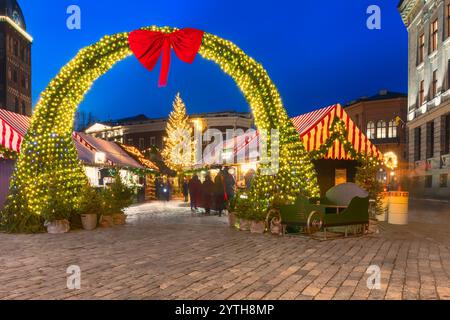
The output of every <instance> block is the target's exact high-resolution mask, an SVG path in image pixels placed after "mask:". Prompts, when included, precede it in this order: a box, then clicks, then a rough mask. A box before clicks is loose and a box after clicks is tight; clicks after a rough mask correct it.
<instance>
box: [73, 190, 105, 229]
mask: <svg viewBox="0 0 450 320" xmlns="http://www.w3.org/2000/svg"><path fill="white" fill-rule="evenodd" d="M102 212H103V199H102V197H101V195H100V193H98V192H97V191H96V190H95V189H94V188H92V187H91V186H89V185H86V186H84V188H83V189H82V192H81V196H80V202H79V213H80V215H81V223H82V225H83V229H84V230H89V231H90V230H94V229H95V228H97V220H98V217H99V216H101V215H102Z"/></svg>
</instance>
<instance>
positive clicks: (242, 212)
mask: <svg viewBox="0 0 450 320" xmlns="http://www.w3.org/2000/svg"><path fill="white" fill-rule="evenodd" d="M236 201H237V202H236V217H237V218H238V219H239V230H241V231H249V230H250V224H251V221H250V216H251V210H252V206H251V204H250V203H249V201H248V199H246V198H242V197H238V199H237V200H236Z"/></svg>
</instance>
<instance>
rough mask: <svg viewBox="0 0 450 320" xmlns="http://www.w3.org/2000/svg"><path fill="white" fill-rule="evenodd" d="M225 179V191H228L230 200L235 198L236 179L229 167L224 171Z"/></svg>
mask: <svg viewBox="0 0 450 320" xmlns="http://www.w3.org/2000/svg"><path fill="white" fill-rule="evenodd" d="M223 180H224V183H225V191H226V193H227V196H226V199H227V201H229V200H231V199H233V198H234V194H235V187H236V180H235V179H234V177H233V175H232V174H231V173H230V172H229V171H228V170H227V169H225V170H224V171H223Z"/></svg>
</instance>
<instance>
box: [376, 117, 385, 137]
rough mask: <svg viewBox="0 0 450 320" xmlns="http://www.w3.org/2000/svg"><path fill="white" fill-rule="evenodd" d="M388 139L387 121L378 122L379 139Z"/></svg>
mask: <svg viewBox="0 0 450 320" xmlns="http://www.w3.org/2000/svg"><path fill="white" fill-rule="evenodd" d="M385 138H386V121H384V120H380V121H378V122H377V139H385Z"/></svg>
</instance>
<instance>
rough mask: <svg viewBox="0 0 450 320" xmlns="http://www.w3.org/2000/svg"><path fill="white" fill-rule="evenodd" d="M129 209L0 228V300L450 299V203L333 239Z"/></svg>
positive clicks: (416, 208) (420, 206)
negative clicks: (100, 220)
mask: <svg viewBox="0 0 450 320" xmlns="http://www.w3.org/2000/svg"><path fill="white" fill-rule="evenodd" d="M128 213H129V217H128V223H127V225H126V226H123V227H114V228H112V229H98V230H95V231H92V232H85V231H75V232H71V233H69V234H66V235H48V234H38V235H8V234H0V248H1V251H0V299H450V204H444V203H434V202H433V203H429V202H421V201H416V202H413V203H412V204H411V223H410V225H409V226H407V227H404V226H402V227H398V226H389V225H386V224H382V225H381V226H380V230H381V232H380V233H379V234H372V235H369V236H365V237H359V238H346V239H337V240H330V241H317V240H313V239H308V238H304V237H290V236H288V237H274V236H269V235H252V234H250V233H247V232H240V231H236V230H232V229H230V228H228V227H227V224H226V218H219V217H191V215H190V212H189V210H188V209H187V208H184V207H180V204H179V203H169V204H164V203H151V204H144V205H141V206H138V207H133V208H131V209H129V212H128ZM70 265H78V266H80V268H81V290H74V291H72V290H68V289H67V286H66V281H67V276H68V274H66V269H67V267H68V266H70ZM370 265H378V266H379V267H380V268H381V274H382V275H381V289H380V290H376V289H374V290H369V289H368V288H367V285H366V281H367V278H368V277H369V274H366V270H367V268H368V267H369V266H370Z"/></svg>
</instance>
